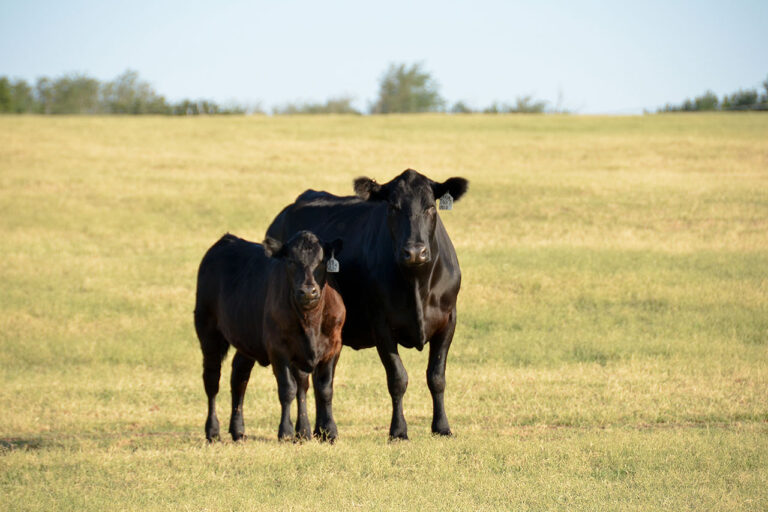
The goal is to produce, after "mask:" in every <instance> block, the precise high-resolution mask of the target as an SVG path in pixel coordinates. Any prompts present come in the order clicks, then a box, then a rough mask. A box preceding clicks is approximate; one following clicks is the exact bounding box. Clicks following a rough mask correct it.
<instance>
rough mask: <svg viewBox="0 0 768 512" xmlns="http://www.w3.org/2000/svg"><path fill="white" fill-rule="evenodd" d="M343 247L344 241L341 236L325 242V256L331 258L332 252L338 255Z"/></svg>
mask: <svg viewBox="0 0 768 512" xmlns="http://www.w3.org/2000/svg"><path fill="white" fill-rule="evenodd" d="M343 248H344V242H342V241H341V238H337V239H336V240H334V241H333V242H326V243H325V244H323V253H324V254H323V256H325V258H326V259H328V258H330V257H331V254H333V255H334V256H338V255H339V253H340V252H341V249H343Z"/></svg>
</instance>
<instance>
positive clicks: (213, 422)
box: [205, 418, 219, 443]
mask: <svg viewBox="0 0 768 512" xmlns="http://www.w3.org/2000/svg"><path fill="white" fill-rule="evenodd" d="M205 438H206V439H207V440H208V442H209V443H212V442H214V441H218V440H219V420H218V419H216V418H208V420H207V421H206V422H205Z"/></svg>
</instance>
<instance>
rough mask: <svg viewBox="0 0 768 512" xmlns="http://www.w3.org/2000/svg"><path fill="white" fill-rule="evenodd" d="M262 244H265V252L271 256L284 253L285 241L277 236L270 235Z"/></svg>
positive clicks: (275, 256) (274, 256) (276, 256)
mask: <svg viewBox="0 0 768 512" xmlns="http://www.w3.org/2000/svg"><path fill="white" fill-rule="evenodd" d="M261 244H262V245H263V246H264V254H266V255H267V256H269V257H270V258H278V257H279V256H280V255H281V253H282V250H283V242H281V241H280V240H277V239H276V238H272V237H271V236H268V237H267V238H265V239H264V241H263V242H262V243H261Z"/></svg>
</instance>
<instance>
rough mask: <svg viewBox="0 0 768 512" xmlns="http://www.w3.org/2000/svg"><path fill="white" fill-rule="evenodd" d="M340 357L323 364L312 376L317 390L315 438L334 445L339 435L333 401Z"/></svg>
mask: <svg viewBox="0 0 768 512" xmlns="http://www.w3.org/2000/svg"><path fill="white" fill-rule="evenodd" d="M338 360H339V356H338V355H336V357H334V358H333V359H332V360H331V361H328V362H327V363H322V364H319V365H318V366H317V368H315V371H314V373H313V374H312V385H313V387H314V389H315V408H316V416H315V432H314V434H315V437H317V438H318V439H320V440H321V441H329V442H331V443H333V442H334V441H335V440H336V436H337V435H338V430H337V429H336V422H335V421H333V411H332V410H331V401H332V400H333V376H334V373H335V371H336V363H337V362H338Z"/></svg>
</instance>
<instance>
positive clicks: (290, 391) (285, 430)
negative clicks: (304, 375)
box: [272, 361, 296, 441]
mask: <svg viewBox="0 0 768 512" xmlns="http://www.w3.org/2000/svg"><path fill="white" fill-rule="evenodd" d="M272 371H273V372H274V373H275V378H277V396H278V397H279V398H280V409H281V411H282V412H281V416H280V427H279V428H278V430H277V438H278V439H279V440H281V441H287V440H293V437H294V430H293V425H291V404H292V403H293V399H294V398H296V380H295V379H294V378H293V374H292V373H291V366H290V364H289V363H288V361H276V362H275V363H273V364H272Z"/></svg>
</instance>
